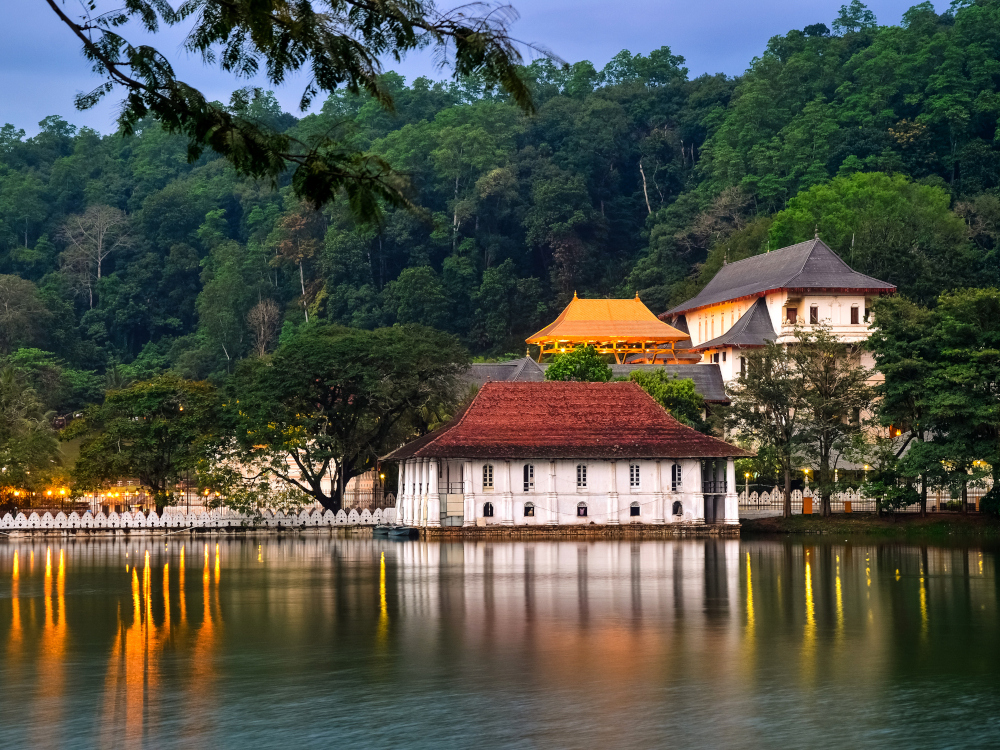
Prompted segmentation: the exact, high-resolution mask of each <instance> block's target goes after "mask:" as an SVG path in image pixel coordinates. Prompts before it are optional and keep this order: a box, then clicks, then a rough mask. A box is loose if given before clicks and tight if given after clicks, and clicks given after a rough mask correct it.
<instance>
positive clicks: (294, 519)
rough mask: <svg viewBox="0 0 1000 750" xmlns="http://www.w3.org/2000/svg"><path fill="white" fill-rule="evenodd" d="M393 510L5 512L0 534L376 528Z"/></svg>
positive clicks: (388, 520) (391, 518) (387, 520)
mask: <svg viewBox="0 0 1000 750" xmlns="http://www.w3.org/2000/svg"><path fill="white" fill-rule="evenodd" d="M395 519H396V509H395V508H376V509H375V510H374V511H368V510H363V511H361V512H360V513H358V512H357V511H355V510H352V511H350V512H349V513H348V512H345V511H343V510H341V511H339V512H337V513H336V514H335V513H333V512H332V511H329V510H325V511H324V510H320V509H311V508H310V509H306V510H303V511H302V512H300V513H295V512H291V513H285V512H284V511H281V510H279V511H274V512H272V511H270V510H265V511H263V512H262V513H261V514H260V515H259V516H254V515H248V514H243V513H236V512H235V511H232V510H230V509H229V508H216V509H214V510H210V511H208V512H204V513H185V512H184V511H183V510H180V509H177V508H166V509H165V510H164V512H163V515H162V516H158V515H157V514H156V512H155V511H150V512H149V513H148V514H146V513H143V512H142V511H137V512H136V513H129V512H125V513H109V514H107V515H105V514H104V513H97V514H94V513H91V512H90V511H87V512H86V513H83V514H82V515H81V514H79V513H76V512H75V511H74V512H73V513H70V514H69V515H66V514H65V513H61V512H60V513H56V514H55V515H54V516H53V515H52V513H50V512H45V513H43V514H42V515H41V516H39V515H38V514H37V513H30V514H28V515H25V514H24V513H18V514H17V515H16V516H13V515H11V514H10V513H7V514H6V515H4V517H3V518H0V531H5V532H8V533H10V532H12V531H15V532H16V531H60V530H63V531H71V530H74V529H79V530H84V531H116V530H121V529H136V530H139V529H146V530H154V529H162V530H164V531H167V530H171V529H178V530H179V529H226V528H228V529H241V528H242V529H245V528H275V529H276V528H283V529H304V528H316V527H335V526H377V525H378V524H380V523H394V522H395Z"/></svg>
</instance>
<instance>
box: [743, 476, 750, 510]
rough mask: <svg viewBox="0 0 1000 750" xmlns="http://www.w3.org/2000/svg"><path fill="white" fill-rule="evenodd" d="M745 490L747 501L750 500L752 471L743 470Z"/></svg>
mask: <svg viewBox="0 0 1000 750" xmlns="http://www.w3.org/2000/svg"><path fill="white" fill-rule="evenodd" d="M743 492H744V493H746V496H747V499H746V502H748V503H749V502H750V472H749V471H745V472H743Z"/></svg>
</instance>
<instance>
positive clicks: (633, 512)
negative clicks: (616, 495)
mask: <svg viewBox="0 0 1000 750" xmlns="http://www.w3.org/2000/svg"><path fill="white" fill-rule="evenodd" d="M639 510H640V508H639V503H632V505H631V506H629V509H628V514H629V516H631V517H632V518H635V517H636V516H638V515H639Z"/></svg>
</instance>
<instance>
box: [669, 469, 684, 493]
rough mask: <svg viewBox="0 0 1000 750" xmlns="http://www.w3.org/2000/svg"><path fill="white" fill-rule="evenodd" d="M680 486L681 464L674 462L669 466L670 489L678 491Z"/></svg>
mask: <svg viewBox="0 0 1000 750" xmlns="http://www.w3.org/2000/svg"><path fill="white" fill-rule="evenodd" d="M681 487H682V484H681V465H680V464H674V465H673V466H671V467H670V491H671V492H680V491H681Z"/></svg>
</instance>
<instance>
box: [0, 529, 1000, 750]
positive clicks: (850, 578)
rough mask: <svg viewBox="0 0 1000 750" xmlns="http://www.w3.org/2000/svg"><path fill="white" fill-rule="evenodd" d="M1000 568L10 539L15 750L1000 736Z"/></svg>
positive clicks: (570, 548)
mask: <svg viewBox="0 0 1000 750" xmlns="http://www.w3.org/2000/svg"><path fill="white" fill-rule="evenodd" d="M996 566H997V557H996V554H995V553H994V552H993V551H984V550H979V549H965V548H955V549H952V548H934V547H917V546H906V545H898V544H881V545H879V544H870V543H862V544H857V543H849V542H845V541H839V540H838V542H837V543H829V542H823V543H818V542H813V541H809V542H807V543H799V542H794V541H790V542H784V541H782V542H769V541H751V540H743V541H649V542H636V543H633V542H589V543H575V542H559V543H545V542H530V543H468V544H437V543H423V542H402V543H396V542H389V541H376V540H371V539H336V538H329V537H318V536H317V537H299V538H293V539H277V538H274V537H261V538H246V539H238V540H221V541H219V540H217V539H215V538H213V539H211V540H210V541H209V542H208V543H207V544H206V542H205V541H204V540H192V539H186V540H179V539H171V540H170V541H167V542H164V541H163V540H162V539H160V540H159V541H155V540H152V539H150V540H140V541H135V540H132V541H124V540H123V541H80V542H74V541H66V542H62V541H51V540H49V541H44V542H42V541H17V542H15V541H13V540H11V541H8V542H6V543H0V686H2V693H0V747H3V748H19V747H99V748H114V747H149V748H173V747H176V748H198V747H205V748H240V749H241V750H244V749H246V748H256V747H279V746H280V747H289V748H307V747H323V748H334V747H336V748H343V747H404V746H407V747H428V748H431V747H433V748H437V747H539V748H549V747H574V748H590V747H594V748H610V747H810V748H816V747H862V746H872V745H876V744H877V745H878V746H880V747H891V748H895V747H899V748H904V747H905V748H912V747H963V748H967V747H983V746H997V745H998V744H1000V718H998V717H1000V712H998V710H997V709H998V707H1000V680H998V679H997V678H998V676H1000V623H998V608H1000V587H998V579H997V575H996V572H997V571H996Z"/></svg>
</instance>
